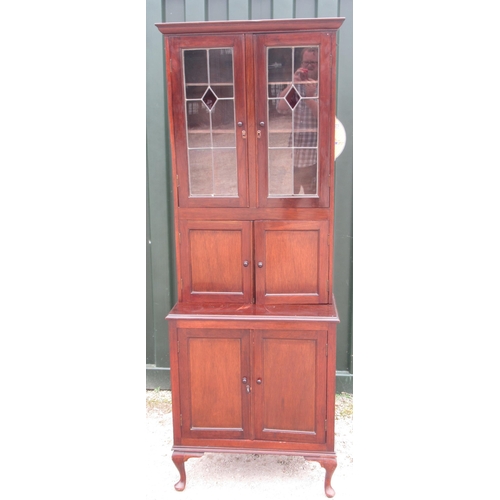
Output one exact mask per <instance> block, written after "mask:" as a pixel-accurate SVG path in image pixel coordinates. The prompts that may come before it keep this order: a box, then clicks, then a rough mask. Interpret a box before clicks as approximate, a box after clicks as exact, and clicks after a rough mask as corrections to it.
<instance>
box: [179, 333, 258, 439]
mask: <svg viewBox="0 0 500 500" xmlns="http://www.w3.org/2000/svg"><path fill="white" fill-rule="evenodd" d="M178 339H179V372H180V373H179V381H180V406H181V415H182V428H181V434H182V436H183V437H189V438H196V437H197V438H207V439H210V438H218V439H238V438H241V439H242V438H246V437H248V436H249V435H250V432H249V422H250V410H249V408H250V392H249V391H250V389H247V385H248V382H244V379H245V378H246V380H247V381H249V380H250V340H249V332H248V331H247V330H226V329H216V330H214V329H184V328H179V329H178Z"/></svg>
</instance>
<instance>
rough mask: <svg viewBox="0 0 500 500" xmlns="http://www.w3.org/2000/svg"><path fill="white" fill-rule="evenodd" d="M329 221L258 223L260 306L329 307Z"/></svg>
mask: <svg viewBox="0 0 500 500" xmlns="http://www.w3.org/2000/svg"><path fill="white" fill-rule="evenodd" d="M328 228H329V226H328V221H325V220H322V221H256V222H255V264H256V267H255V287H256V302H257V303H258V304H328V299H329V279H328V275H329V257H330V251H331V250H330V247H329V245H328V241H329V238H328Z"/></svg>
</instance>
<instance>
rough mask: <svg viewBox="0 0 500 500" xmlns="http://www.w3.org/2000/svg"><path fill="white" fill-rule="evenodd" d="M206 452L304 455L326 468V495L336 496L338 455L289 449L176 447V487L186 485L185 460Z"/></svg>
mask: <svg viewBox="0 0 500 500" xmlns="http://www.w3.org/2000/svg"><path fill="white" fill-rule="evenodd" d="M205 453H252V454H253V453H259V454H263V455H264V454H265V455H269V454H272V455H294V456H303V457H304V458H305V459H306V460H308V461H311V462H318V463H319V464H320V465H321V467H323V468H324V469H325V495H326V496H327V497H328V498H332V497H333V496H335V490H334V489H333V488H332V485H331V481H332V476H333V473H334V472H335V469H336V468H337V455H336V454H335V453H304V452H289V451H283V450H279V451H269V450H255V449H253V450H249V449H220V448H207V449H203V450H200V449H199V448H198V449H182V450H179V449H175V448H174V451H173V453H172V461H173V462H174V464H175V466H176V467H177V470H178V471H179V474H180V479H179V481H178V482H177V483H176V484H175V486H174V488H175V489H176V490H177V491H183V490H184V488H185V487H186V469H185V467H184V462H186V460H189V459H190V458H201V457H202V456H203V455H204V454H205Z"/></svg>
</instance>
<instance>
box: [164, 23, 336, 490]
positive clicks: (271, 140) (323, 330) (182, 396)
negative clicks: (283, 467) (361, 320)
mask: <svg viewBox="0 0 500 500" xmlns="http://www.w3.org/2000/svg"><path fill="white" fill-rule="evenodd" d="M342 22H343V18H318V19H289V20H262V21H220V22H195V23H159V24H157V25H156V26H157V27H158V29H159V30H160V32H161V33H162V34H163V35H164V38H165V57H166V71H167V92H168V103H169V125H170V135H171V145H172V175H173V181H174V186H175V192H174V205H175V234H176V253H177V282H178V297H179V300H178V303H177V304H176V305H175V306H174V308H173V309H172V311H171V312H170V313H169V315H168V316H167V321H168V323H169V335H170V356H171V381H172V406H173V426H174V445H173V454H172V460H173V461H174V463H175V465H176V466H177V468H178V470H179V473H180V480H179V482H178V483H177V484H176V485H175V488H176V489H177V490H179V491H181V490H183V489H184V487H185V485H186V473H185V468H184V462H185V461H186V460H187V459H189V458H192V457H201V456H202V455H203V453H205V452H232V453H262V454H268V453H273V454H279V455H301V456H304V457H305V459H307V460H314V461H317V462H319V463H320V464H321V466H322V467H324V468H325V470H326V475H325V493H326V495H327V496H329V497H332V496H333V495H334V491H333V489H332V486H331V477H332V474H333V472H334V470H335V467H336V466H337V460H336V454H335V447H334V437H335V435H334V422H335V352H336V324H337V323H338V321H339V318H338V314H337V310H336V306H335V299H334V297H333V293H332V290H333V283H332V276H333V234H334V184H335V183H334V147H335V137H334V133H335V99H336V94H335V85H336V32H337V30H338V29H339V28H340V26H341V24H342Z"/></svg>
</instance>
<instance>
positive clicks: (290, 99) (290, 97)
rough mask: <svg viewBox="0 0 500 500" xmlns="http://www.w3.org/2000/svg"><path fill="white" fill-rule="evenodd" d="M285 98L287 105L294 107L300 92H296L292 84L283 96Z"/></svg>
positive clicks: (298, 99)
mask: <svg viewBox="0 0 500 500" xmlns="http://www.w3.org/2000/svg"><path fill="white" fill-rule="evenodd" d="M285 99H286V102H287V103H288V105H289V106H290V107H291V108H292V109H294V108H295V106H297V104H298V103H299V101H300V94H299V93H298V92H297V90H296V89H295V87H294V86H293V85H292V88H291V89H290V90H289V91H288V94H287V95H286V96H285Z"/></svg>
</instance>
